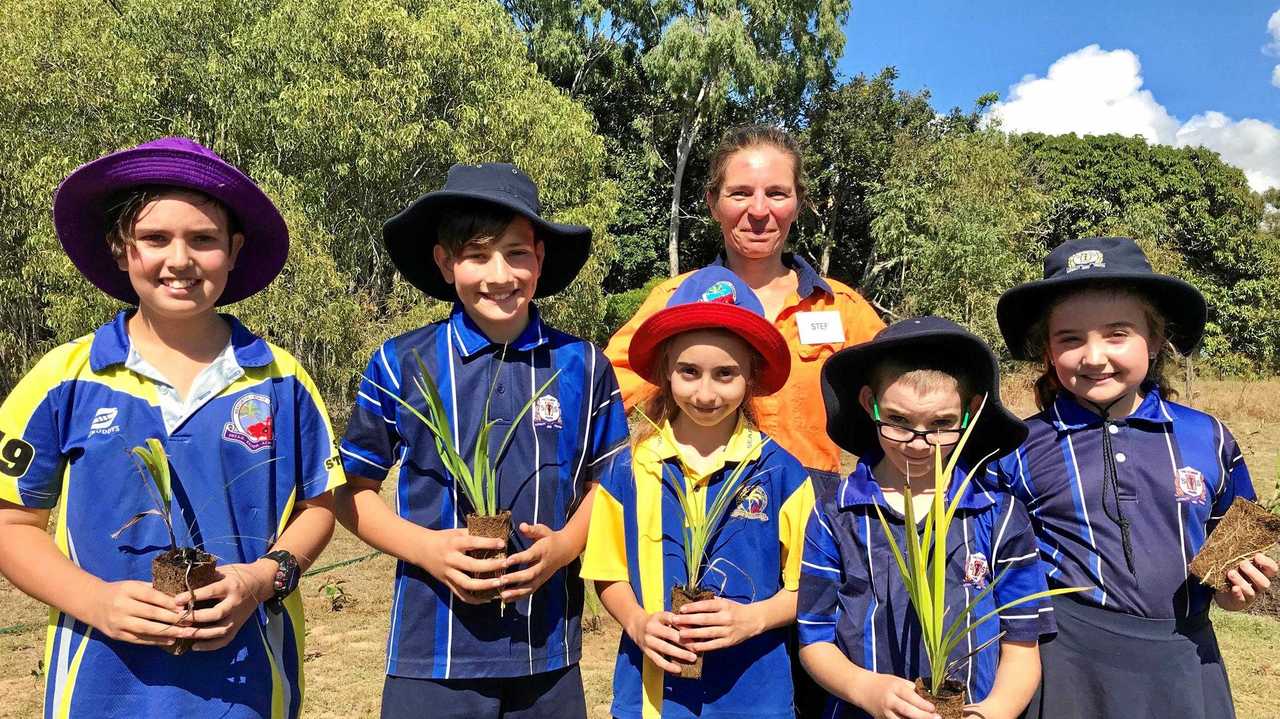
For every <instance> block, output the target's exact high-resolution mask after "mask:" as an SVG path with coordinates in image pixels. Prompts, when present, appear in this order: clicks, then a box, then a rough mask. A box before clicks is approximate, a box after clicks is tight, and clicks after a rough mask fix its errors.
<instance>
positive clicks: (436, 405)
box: [365, 345, 560, 517]
mask: <svg viewBox="0 0 1280 719" xmlns="http://www.w3.org/2000/svg"><path fill="white" fill-rule="evenodd" d="M506 354H507V347H506V345H503V347H502V357H503V358H505V357H506ZM413 358H414V360H415V361H416V362H417V365H418V374H417V376H415V377H414V378H413V383H414V386H415V387H416V388H417V390H418V392H419V393H421V395H422V397H423V399H425V400H426V404H427V407H426V410H427V411H426V413H425V414H424V413H423V412H421V411H419V410H418V409H417V408H416V407H414V406H413V405H412V404H411V403H410V402H409V401H408V400H407V399H405V398H404V397H401V396H400V395H398V394H396V393H395V392H392V391H391V390H389V389H387V388H386V387H383V386H382V385H379V384H378V383H377V382H374V381H373V380H370V379H368V378H367V377H366V378H365V379H366V380H368V382H369V384H371V385H373V386H374V387H377V388H378V389H379V390H381V391H382V392H383V393H385V394H386V395H387V396H389V397H391V398H392V399H394V400H395V401H396V402H397V403H399V404H400V406H402V407H404V408H405V409H406V410H408V411H409V413H410V414H412V415H413V416H414V417H416V418H417V419H418V421H420V422H422V424H423V425H424V426H425V427H426V428H427V430H428V431H429V432H430V433H431V438H432V440H433V441H434V442H435V446H436V451H437V452H438V453H439V455H440V461H441V462H443V463H444V466H445V470H446V471H448V472H449V475H450V476H452V477H453V479H454V482H455V483H456V484H457V486H458V488H459V489H461V490H462V494H463V496H465V497H466V498H467V502H469V503H470V504H471V507H472V509H473V510H474V512H475V514H477V515H479V516H481V517H491V516H495V515H497V514H498V513H499V511H500V510H499V509H498V463H500V462H501V460H502V457H503V456H505V454H506V450H507V447H508V446H509V445H510V444H511V440H512V438H513V437H515V433H516V430H517V429H518V428H519V427H520V422H521V421H522V420H523V419H524V417H525V415H526V414H528V413H529V409H530V408H531V407H533V403H534V401H535V399H536V398H538V397H540V396H542V393H543V392H545V391H546V389H547V387H550V386H551V383H552V382H554V381H555V379H556V377H558V376H560V370H556V372H555V373H554V374H552V375H551V377H550V378H549V379H548V380H547V381H546V382H544V383H543V384H542V386H541V387H539V388H538V390H537V391H536V392H534V393H533V396H532V397H530V398H529V401H528V402H525V404H524V407H522V408H521V409H520V412H519V413H518V414H517V415H516V417H515V419H514V420H513V421H512V422H511V426H510V427H509V428H508V429H507V433H506V435H504V436H503V438H502V443H501V444H500V445H499V447H498V451H497V452H496V453H492V454H491V453H490V451H489V436H490V433H491V432H492V431H493V428H494V427H495V426H497V424H498V420H491V419H489V407H490V403H491V402H492V400H493V389H494V387H495V386H496V384H497V375H496V374H495V375H494V379H493V382H492V383H491V384H490V385H489V394H488V396H487V397H485V402H484V416H483V419H482V420H481V424H480V429H479V431H478V433H477V435H476V444H475V448H474V449H473V451H472V455H471V459H470V460H469V461H468V460H467V459H465V458H463V456H462V454H461V453H460V451H459V448H458V442H457V439H456V438H455V437H454V436H453V431H452V430H451V429H450V427H449V417H448V415H447V414H445V410H444V400H442V399H441V397H440V389H439V387H438V386H437V385H436V383H435V381H434V380H433V379H432V378H431V373H430V372H429V371H428V370H427V365H426V363H425V362H423V361H422V356H421V355H419V354H418V351H417V350H414V351H413Z"/></svg>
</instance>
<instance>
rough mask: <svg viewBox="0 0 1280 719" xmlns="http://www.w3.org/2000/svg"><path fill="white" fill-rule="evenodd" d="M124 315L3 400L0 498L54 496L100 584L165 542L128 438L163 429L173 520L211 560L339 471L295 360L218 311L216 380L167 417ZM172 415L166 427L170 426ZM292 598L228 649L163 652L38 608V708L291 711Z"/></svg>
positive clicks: (132, 572)
mask: <svg viewBox="0 0 1280 719" xmlns="http://www.w3.org/2000/svg"><path fill="white" fill-rule="evenodd" d="M127 316H128V315H127V313H125V312H122V313H120V315H119V316H118V317H117V318H116V319H115V320H114V321H113V322H111V323H109V324H107V325H104V326H103V327H101V328H100V329H98V330H97V331H96V332H95V333H94V334H92V335H89V336H86V337H82V338H80V339H77V340H75V341H73V342H69V343H67V344H65V345H62V346H61V347H58V348H56V349H54V350H53V351H52V352H50V353H49V354H47V355H45V356H44V357H43V358H42V359H41V360H40V361H39V362H38V363H37V364H36V366H35V367H34V368H32V369H31V371H30V372H28V373H27V375H26V376H25V377H23V378H22V380H21V381H20V382H19V383H18V385H17V386H16V387H15V388H14V389H13V391H12V392H11V393H10V394H9V396H8V398H7V399H6V400H5V402H4V405H3V406H2V407H0V435H2V438H0V457H2V459H0V499H4V500H5V501H8V502H11V503H13V504H17V505H21V506H23V507H31V508H53V507H55V506H56V507H57V508H58V510H57V520H56V525H57V527H56V530H55V532H56V533H55V535H54V539H55V542H56V544H57V546H58V548H59V549H61V550H62V552H63V553H64V554H65V555H66V556H68V557H69V558H70V559H71V561H73V562H75V563H76V564H77V565H79V566H80V567H81V568H83V569H84V570H85V571H87V572H89V573H90V574H93V575H94V576H97V577H100V578H102V579H104V580H106V581H119V580H125V579H134V580H142V581H150V579H151V560H152V559H154V558H155V557H156V556H157V555H158V554H160V553H161V552H163V551H165V550H167V549H168V545H169V536H168V533H167V531H166V529H165V526H164V522H163V521H162V520H161V519H160V518H158V517H152V516H149V517H146V518H144V519H143V520H142V521H140V522H138V523H137V524H135V525H133V526H132V527H130V528H128V529H126V530H125V531H123V532H122V533H121V534H120V536H119V539H118V540H113V539H112V538H111V534H112V532H114V531H116V530H117V529H119V528H120V527H121V526H122V525H123V524H124V523H125V522H126V521H127V520H128V519H129V518H130V517H131V516H133V515H134V514H137V513H138V512H143V511H146V510H148V509H152V508H154V506H155V505H154V500H153V494H154V492H155V489H154V486H153V485H151V484H150V480H149V479H147V478H145V477H144V476H143V475H142V474H141V473H140V470H139V468H138V466H137V465H136V464H135V462H134V461H133V460H132V458H131V456H130V449H131V448H132V447H134V446H138V445H143V444H144V443H145V442H146V440H147V439H148V438H157V439H160V440H161V441H162V442H163V443H164V445H165V450H166V452H167V453H168V456H169V462H170V464H171V466H172V472H173V475H172V495H173V496H172V501H171V503H170V508H171V510H172V513H173V523H174V527H173V531H174V533H175V534H176V535H177V541H178V543H179V544H180V545H186V546H197V547H201V548H203V549H204V550H205V551H207V552H210V553H211V554H213V555H215V556H216V557H217V559H218V562H219V563H220V564H231V563H238V562H253V561H255V560H257V559H259V558H260V557H262V555H264V554H266V552H267V551H268V550H269V548H270V547H271V545H272V544H273V543H274V541H275V539H276V538H277V537H278V535H279V533H280V531H281V530H282V529H283V528H284V526H285V524H286V523H287V522H288V520H289V518H290V515H291V514H292V512H293V508H294V505H295V503H296V502H299V501H302V500H307V499H312V498H315V497H317V496H319V495H321V494H323V493H325V492H328V491H330V490H332V489H333V488H334V487H336V486H338V485H340V484H341V483H342V482H343V474H342V467H341V465H340V463H339V462H338V460H337V458H336V453H335V451H334V439H333V436H332V433H331V430H330V428H329V420H328V416H327V415H326V413H325V408H324V403H323V401H322V400H321V399H320V394H319V392H318V391H317V390H316V388H315V386H314V385H313V384H312V382H311V379H310V378H309V377H308V376H307V374H306V372H305V371H304V370H303V369H302V367H301V366H299V365H298V363H297V361H296V360H294V359H293V357H291V356H289V354H288V353H286V352H284V351H283V350H281V349H279V348H277V347H274V346H272V345H269V344H268V343H267V342H265V341H263V340H262V339H260V338H258V337H256V336H255V335H253V334H252V333H251V332H249V331H248V330H247V329H245V328H244V327H243V326H242V325H240V323H239V322H237V321H236V320H235V319H234V318H231V317H229V316H224V318H225V319H226V320H227V321H228V322H229V323H230V324H231V327H232V333H231V351H232V354H231V356H233V357H234V362H233V363H231V364H230V365H228V366H227V369H226V372H227V375H226V377H225V381H223V382H219V383H218V384H219V385H220V387H219V389H217V390H216V391H214V390H212V389H211V390H210V391H209V392H208V396H205V397H199V396H197V397H195V398H194V399H192V400H190V401H188V402H186V403H185V410H184V411H183V413H182V414H181V415H178V416H173V417H170V418H169V420H170V421H169V423H168V424H166V417H165V414H166V413H165V412H164V411H162V407H161V406H162V404H165V403H164V402H162V400H161V397H160V393H161V388H160V387H159V385H158V383H157V382H156V381H154V380H153V379H151V378H149V377H148V376H146V375H145V374H140V373H138V372H137V371H135V370H134V369H131V368H130V367H128V366H127V364H128V363H129V362H130V343H129V336H128V333H127V331H126V327H125V322H126V319H127ZM170 426H172V430H170ZM302 656H303V618H302V602H301V600H300V598H299V596H298V594H297V593H296V592H295V593H294V594H293V595H291V596H290V597H289V598H288V599H287V600H286V601H285V602H284V611H283V612H279V613H277V612H275V611H272V610H270V609H268V608H266V607H259V608H258V609H257V610H256V611H255V612H254V614H253V615H252V616H251V617H250V619H249V621H248V622H246V623H245V625H244V626H243V627H242V628H241V629H240V632H239V633H238V634H237V635H236V637H235V638H234V639H233V640H232V641H231V643H230V644H228V645H227V646H226V647H224V648H222V649H220V650H217V651H212V652H188V653H187V654H185V655H182V656H180V657H173V656H170V655H168V654H166V653H164V652H163V651H161V650H160V649H157V648H154V647H144V646H139V645H134V644H128V643H125V642H120V641H116V640H112V639H108V638H106V637H104V636H102V635H101V634H99V633H98V632H97V631H95V630H93V629H92V628H90V627H89V626H88V625H86V624H84V623H83V622H81V621H78V620H77V619H76V618H75V617H72V616H68V615H65V614H63V613H61V612H59V611H57V610H52V611H51V612H50V614H49V631H48V642H47V645H46V647H45V667H46V671H47V685H46V690H45V716H46V717H95V718H99V717H106V718H115V717H118V718H119V719H135V718H136V717H149V716H188V717H197V716H199V717H204V716H218V717H230V718H249V717H254V718H257V717H272V718H284V717H296V716H297V715H298V710H299V707H300V706H301V702H302Z"/></svg>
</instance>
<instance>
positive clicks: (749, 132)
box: [703, 125, 808, 205]
mask: <svg viewBox="0 0 1280 719" xmlns="http://www.w3.org/2000/svg"><path fill="white" fill-rule="evenodd" d="M761 146H766V147H772V148H774V149H776V150H777V151H778V152H781V153H782V154H784V155H786V156H787V157H790V158H791V166H792V167H793V168H794V169H793V171H792V181H793V182H794V184H795V186H796V199H797V200H799V201H800V204H801V205H803V204H804V199H805V193H806V192H807V191H808V184H807V183H806V182H805V177H804V162H803V161H802V160H801V153H800V143H799V142H797V141H796V139H795V138H794V137H792V136H791V133H789V132H787V131H786V130H783V129H782V128H780V127H774V126H772V125H742V126H740V127H734V128H730V129H729V130H728V131H727V132H725V133H724V136H723V137H721V138H720V144H719V145H718V146H717V147H716V151H715V152H714V153H713V154H712V155H711V161H710V163H709V167H708V170H709V171H708V173H707V183H706V185H705V186H704V187H703V190H704V191H705V192H706V194H707V195H709V196H711V197H712V198H714V197H715V196H716V195H717V194H719V192H720V186H721V185H723V184H724V174H725V168H726V167H727V166H728V165H729V158H730V157H733V155H734V153H736V152H739V151H740V150H746V149H749V148H752V147H761Z"/></svg>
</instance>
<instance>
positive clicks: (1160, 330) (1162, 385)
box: [1027, 282, 1178, 410]
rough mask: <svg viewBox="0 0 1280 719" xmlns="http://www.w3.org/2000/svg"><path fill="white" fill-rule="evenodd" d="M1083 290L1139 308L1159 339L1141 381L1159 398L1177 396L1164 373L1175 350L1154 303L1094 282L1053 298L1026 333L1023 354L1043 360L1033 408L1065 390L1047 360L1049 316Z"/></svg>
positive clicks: (1048, 402)
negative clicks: (1154, 389)
mask: <svg viewBox="0 0 1280 719" xmlns="http://www.w3.org/2000/svg"><path fill="white" fill-rule="evenodd" d="M1086 292H1101V293H1103V294H1111V295H1116V296H1121V297H1128V298H1131V299H1133V300H1134V301H1136V302H1137V303H1138V304H1139V305H1140V306H1141V307H1142V316H1143V317H1144V318H1145V319H1146V321H1147V332H1148V334H1150V336H1151V337H1152V338H1153V339H1156V340H1158V341H1159V342H1160V345H1159V347H1157V348H1156V356H1155V359H1153V360H1150V362H1149V363H1148V364H1147V379H1146V381H1145V382H1143V385H1144V386H1149V385H1150V384H1152V383H1154V384H1155V385H1156V386H1157V387H1158V389H1159V393H1160V398H1161V399H1166V400H1174V399H1177V398H1178V391H1177V390H1175V389H1174V388H1173V383H1172V382H1171V381H1170V377H1169V375H1168V372H1169V367H1170V365H1172V364H1173V363H1174V362H1176V361H1177V358H1178V353H1177V351H1176V350H1175V349H1174V348H1173V345H1172V344H1170V343H1169V340H1168V337H1169V328H1170V324H1169V321H1168V319H1166V318H1165V316H1164V315H1162V314H1160V311H1159V310H1158V309H1156V306H1155V304H1154V303H1152V302H1151V300H1150V299H1149V298H1148V297H1147V296H1146V295H1144V294H1142V293H1140V292H1135V291H1134V290H1133V289H1132V288H1130V287H1127V286H1125V285H1123V284H1120V283H1116V282H1097V283H1092V284H1089V285H1088V286H1086V287H1082V288H1079V289H1076V290H1072V291H1069V292H1064V293H1062V294H1061V295H1059V296H1058V297H1056V298H1055V299H1054V300H1053V303H1052V304H1050V305H1049V306H1048V307H1047V308H1046V309H1045V311H1044V312H1043V313H1041V315H1040V317H1039V318H1037V319H1036V322H1035V324H1033V325H1031V330H1030V331H1029V332H1028V333H1027V356H1028V357H1041V358H1043V361H1044V371H1043V372H1041V373H1040V376H1039V377H1038V378H1036V382H1035V395H1036V407H1038V408H1039V409H1041V410H1045V409H1048V408H1049V407H1052V406H1053V401H1054V399H1055V398H1056V397H1057V396H1058V393H1059V392H1061V391H1064V390H1065V389H1066V388H1065V387H1063V386H1062V383H1061V382H1059V381H1058V373H1057V371H1056V370H1055V369H1054V367H1053V364H1051V363H1050V362H1049V316H1050V315H1051V314H1053V311H1054V309H1056V308H1057V307H1058V306H1059V305H1061V304H1062V303H1063V302H1065V301H1066V300H1068V299H1069V298H1071V297H1075V296H1077V295H1080V294H1084V293H1086Z"/></svg>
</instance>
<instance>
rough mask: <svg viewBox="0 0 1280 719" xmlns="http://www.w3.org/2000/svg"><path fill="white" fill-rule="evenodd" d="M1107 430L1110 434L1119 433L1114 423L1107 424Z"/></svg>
mask: <svg viewBox="0 0 1280 719" xmlns="http://www.w3.org/2000/svg"><path fill="white" fill-rule="evenodd" d="M1107 431H1108V432H1110V433H1111V434H1119V433H1120V428H1119V427H1117V426H1115V425H1114V424H1111V425H1107Z"/></svg>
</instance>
